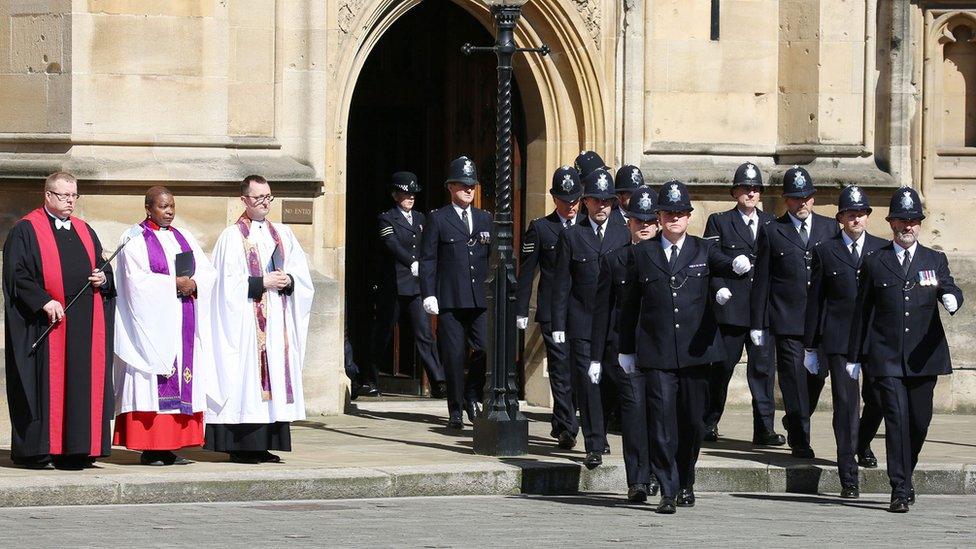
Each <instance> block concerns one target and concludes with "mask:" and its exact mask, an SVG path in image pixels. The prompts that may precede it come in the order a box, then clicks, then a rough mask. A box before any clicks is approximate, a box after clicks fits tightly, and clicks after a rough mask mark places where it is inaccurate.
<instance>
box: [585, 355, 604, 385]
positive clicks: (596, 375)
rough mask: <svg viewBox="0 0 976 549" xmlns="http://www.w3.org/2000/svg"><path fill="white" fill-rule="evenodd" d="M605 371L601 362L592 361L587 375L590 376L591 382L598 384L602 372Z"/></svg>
mask: <svg viewBox="0 0 976 549" xmlns="http://www.w3.org/2000/svg"><path fill="white" fill-rule="evenodd" d="M601 373H603V367H602V366H600V363H599V362H596V361H593V362H590V371H589V372H587V375H588V376H590V383H592V384H594V385H596V384H598V383H600V374H601Z"/></svg>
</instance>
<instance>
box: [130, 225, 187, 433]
mask: <svg viewBox="0 0 976 549" xmlns="http://www.w3.org/2000/svg"><path fill="white" fill-rule="evenodd" d="M139 226H140V227H142V237H143V238H144V239H145V240H146V251H147V252H148V254H149V269H150V270H152V272H154V273H157V274H164V275H168V274H170V272H169V262H168V261H167V260H166V252H164V251H163V245H162V244H160V243H159V239H158V238H156V233H155V231H154V230H153V228H154V227H158V225H156V224H155V223H153V222H152V221H151V220H149V219H147V220H145V221H143V222H142V223H140V224H139ZM169 231H170V232H171V233H173V236H174V237H176V242H178V243H179V245H180V251H182V252H192V251H193V250H192V249H191V248H190V244H189V243H188V242H187V241H186V238H184V237H183V235H182V234H180V231H177V230H176V228H175V227H172V226H171V227H170V228H169ZM180 300H181V301H182V302H183V371H182V372H180V374H179V375H177V371H176V366H177V364H178V363H179V362H178V361H177V360H175V359H174V360H173V369H172V371H171V372H170V374H169V375H165V376H164V375H157V376H156V389H157V390H158V391H159V411H160V412H168V411H172V410H179V413H181V414H185V415H188V416H192V415H193V337H194V335H195V334H196V323H197V316H196V309H195V307H194V302H195V300H194V298H193V296H186V297H181V298H180ZM181 379H182V381H183V383H180V380H181Z"/></svg>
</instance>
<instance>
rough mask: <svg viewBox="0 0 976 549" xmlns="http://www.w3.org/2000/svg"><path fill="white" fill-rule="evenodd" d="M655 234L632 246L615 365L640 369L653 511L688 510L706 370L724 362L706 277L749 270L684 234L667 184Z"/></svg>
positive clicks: (680, 206) (686, 215) (678, 200)
mask: <svg viewBox="0 0 976 549" xmlns="http://www.w3.org/2000/svg"><path fill="white" fill-rule="evenodd" d="M657 209H658V215H659V216H660V223H661V232H660V233H659V234H658V236H656V237H654V238H652V239H650V240H645V241H643V242H640V243H638V244H636V245H634V246H633V252H632V253H633V265H632V270H633V272H632V274H631V276H632V277H633V280H634V281H635V283H634V285H633V286H632V288H631V290H630V294H629V295H628V296H627V297H625V298H624V300H623V308H622V309H621V311H620V333H619V337H620V355H619V356H618V359H619V362H620V367H621V368H623V369H625V370H629V369H632V368H635V367H636V368H640V369H641V370H643V371H644V375H645V379H646V386H645V391H646V392H645V397H646V400H647V403H648V426H649V437H648V438H649V440H650V452H651V467H652V470H653V472H654V473H655V474H656V475H657V478H658V480H659V481H660V483H661V501H660V504H659V505H658V508H657V512H659V513H663V514H671V513H674V512H675V507H676V506H679V507H692V506H694V505H695V491H694V484H695V464H696V462H697V461H698V452H699V450H700V448H701V441H702V436H703V435H704V432H705V424H704V416H705V409H706V407H707V406H708V380H709V370H710V368H711V367H712V364H714V363H716V362H721V361H723V360H724V359H725V349H724V348H723V346H722V339H721V335H720V333H719V330H718V322H717V321H716V320H715V314H714V312H713V308H714V304H713V301H712V299H711V293H712V292H711V289H710V279H711V278H712V277H713V276H725V277H729V278H732V277H736V276H742V275H745V274H746V273H748V272H749V270H750V269H751V268H752V263H751V262H750V261H749V259H748V258H747V257H746V256H745V255H739V256H737V257H736V258H735V259H732V258H729V257H728V256H726V255H725V254H723V253H722V252H721V250H719V248H718V246H716V245H715V243H714V242H713V241H711V240H706V239H702V238H698V237H695V236H692V235H689V234H687V231H688V223H689V221H690V219H691V212H692V211H693V210H694V208H693V207H692V205H691V198H690V196H689V195H688V189H687V188H686V187H685V185H684V184H683V183H681V182H680V181H671V182H668V183H665V184H664V186H662V187H661V190H660V192H659V194H658V205H657Z"/></svg>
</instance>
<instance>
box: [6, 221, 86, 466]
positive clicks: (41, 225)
mask: <svg viewBox="0 0 976 549" xmlns="http://www.w3.org/2000/svg"><path fill="white" fill-rule="evenodd" d="M24 219H25V220H26V221H29V222H30V224H31V226H32V227H33V228H34V234H35V235H36V237H37V247H38V248H39V249H38V252H39V253H40V256H41V269H42V270H43V271H44V290H45V291H47V293H48V294H50V295H51V297H52V298H54V299H55V300H57V301H58V302H59V303H61V305H65V303H66V299H65V295H64V280H63V278H62V273H61V254H60V253H58V245H57V242H56V241H55V240H54V231H53V230H52V229H51V222H50V221H49V220H48V214H47V213H46V212H45V211H44V209H43V208H38V209H36V210H34V211H32V212H31V213H29V214H27V215H26V216H24ZM71 230H73V231H74V232H75V234H77V235H78V238H79V240H81V243H82V245H83V246H84V247H85V251H86V252H88V260H89V261H90V262H91V267H92V270H94V269H95V244H94V242H93V241H92V238H91V234H89V232H88V225H87V224H86V223H85V222H84V221H83V220H81V219H79V218H77V217H72V218H71ZM94 298H95V299H94V302H93V303H92V334H91V341H92V351H91V403H90V406H89V416H90V421H91V424H90V425H91V447H90V454H89V455H93V456H97V455H100V454H101V453H102V408H103V406H104V397H105V308H104V307H103V304H102V294H101V293H100V292H98V291H97V290H96V291H95V292H94ZM67 326H68V316H67V315H65V317H64V318H63V319H62V320H61V322H60V323H58V326H57V327H56V328H55V329H53V330H51V333H50V334H49V335H48V338H47V341H46V344H47V346H48V361H49V366H48V368H49V376H50V391H49V393H50V394H49V400H48V406H49V413H50V427H49V444H50V448H49V451H50V453H52V454H61V453H62V450H63V441H64V436H63V431H64V384H65V374H64V369H65V351H66V350H67V344H66V340H65V337H66V334H67ZM98 342H101V344H98Z"/></svg>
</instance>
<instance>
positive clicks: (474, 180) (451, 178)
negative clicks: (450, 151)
mask: <svg viewBox="0 0 976 549" xmlns="http://www.w3.org/2000/svg"><path fill="white" fill-rule="evenodd" d="M446 183H460V184H462V185H467V186H468V187H474V186H476V185H477V184H478V170H477V169H476V168H475V167H474V161H472V160H471V159H470V158H468V157H467V156H459V157H457V158H455V159H454V160H452V161H451V165H450V166H449V167H448V169H447V181H446Z"/></svg>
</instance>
